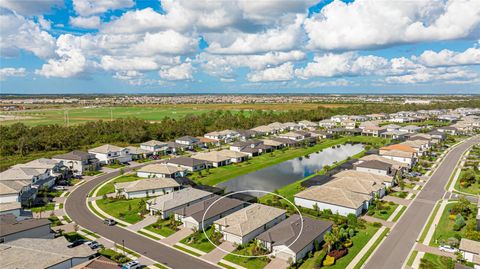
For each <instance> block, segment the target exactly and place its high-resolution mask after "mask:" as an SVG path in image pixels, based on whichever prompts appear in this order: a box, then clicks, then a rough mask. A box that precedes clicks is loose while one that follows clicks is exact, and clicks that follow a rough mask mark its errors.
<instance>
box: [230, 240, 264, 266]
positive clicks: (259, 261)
mask: <svg viewBox="0 0 480 269" xmlns="http://www.w3.org/2000/svg"><path fill="white" fill-rule="evenodd" d="M253 249H254V244H250V245H248V246H246V247H245V248H243V249H241V250H238V249H236V250H234V251H233V252H232V253H234V254H239V255H245V256H255V254H253ZM223 259H224V260H227V261H229V262H233V263H235V264H238V265H240V266H243V267H245V268H247V269H262V268H263V267H265V266H266V265H267V264H268V263H269V262H270V259H269V258H268V257H255V258H253V257H252V258H247V257H241V256H236V255H232V254H228V255H227V256H225V257H224V258H223Z"/></svg>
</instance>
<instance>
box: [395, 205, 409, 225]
mask: <svg viewBox="0 0 480 269" xmlns="http://www.w3.org/2000/svg"><path fill="white" fill-rule="evenodd" d="M405 210H407V207H406V206H402V208H401V209H400V212H398V213H397V215H396V216H395V217H394V218H393V221H394V222H395V221H397V220H399V219H400V218H401V217H402V215H403V213H404V212H405Z"/></svg>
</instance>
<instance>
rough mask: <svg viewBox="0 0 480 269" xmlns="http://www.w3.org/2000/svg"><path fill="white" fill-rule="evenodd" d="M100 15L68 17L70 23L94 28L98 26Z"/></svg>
mask: <svg viewBox="0 0 480 269" xmlns="http://www.w3.org/2000/svg"><path fill="white" fill-rule="evenodd" d="M100 23H101V21H100V17H98V16H91V17H70V24H71V25H73V26H75V27H78V28H83V29H96V28H98V27H99V26H100Z"/></svg>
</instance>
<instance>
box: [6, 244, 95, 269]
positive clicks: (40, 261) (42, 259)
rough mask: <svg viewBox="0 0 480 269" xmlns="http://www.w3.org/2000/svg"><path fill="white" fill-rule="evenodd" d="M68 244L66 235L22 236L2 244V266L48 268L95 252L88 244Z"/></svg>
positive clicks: (7, 268) (9, 268)
mask: <svg viewBox="0 0 480 269" xmlns="http://www.w3.org/2000/svg"><path fill="white" fill-rule="evenodd" d="M68 244H69V242H68V241H67V240H66V239H65V237H57V238H55V239H43V238H22V239H17V240H14V241H10V242H7V243H3V244H0V260H1V261H2V268H5V269H14V268H15V269H16V268H48V267H50V266H54V265H56V264H59V263H61V262H64V261H67V260H70V259H72V258H87V257H90V256H92V255H94V254H95V251H93V250H91V249H90V247H88V246H87V245H80V246H77V247H74V248H68V247H67V245H68ZM39 246H41V247H39ZM26 257H28V258H26Z"/></svg>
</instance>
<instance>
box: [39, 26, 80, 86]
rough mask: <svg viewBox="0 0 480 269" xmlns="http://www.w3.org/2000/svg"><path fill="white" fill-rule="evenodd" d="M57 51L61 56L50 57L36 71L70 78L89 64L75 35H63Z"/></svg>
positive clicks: (43, 74)
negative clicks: (78, 46) (77, 43)
mask: <svg viewBox="0 0 480 269" xmlns="http://www.w3.org/2000/svg"><path fill="white" fill-rule="evenodd" d="M57 47H58V48H57V49H56V50H55V53H56V54H57V55H58V57H59V58H57V59H50V60H48V62H47V63H46V64H44V65H43V66H42V68H41V69H40V70H36V71H35V73H36V74H39V75H42V76H45V77H47V78H49V77H60V78H68V77H73V76H76V75H78V74H80V73H82V72H83V71H84V70H85V68H86V66H87V59H86V58H85V56H84V55H83V54H82V52H81V51H80V50H79V49H78V48H77V46H76V44H75V37H74V36H72V35H70V34H67V35H61V36H60V37H59V38H58V40H57Z"/></svg>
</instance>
